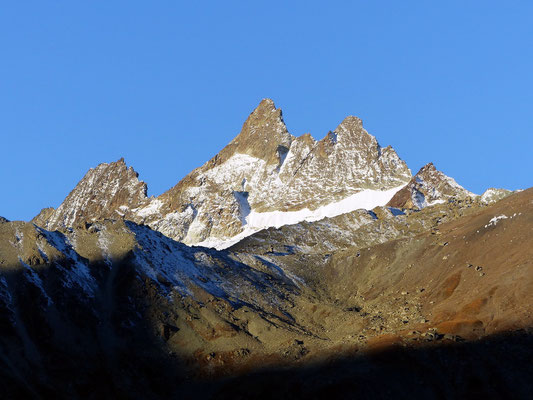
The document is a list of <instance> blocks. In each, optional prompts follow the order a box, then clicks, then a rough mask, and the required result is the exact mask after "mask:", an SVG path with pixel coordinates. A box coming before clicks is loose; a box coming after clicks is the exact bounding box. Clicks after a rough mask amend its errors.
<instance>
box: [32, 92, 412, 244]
mask: <svg viewBox="0 0 533 400" xmlns="http://www.w3.org/2000/svg"><path fill="white" fill-rule="evenodd" d="M410 179H411V172H410V170H409V168H408V167H407V165H406V164H405V162H403V161H402V160H401V159H400V158H399V157H398V155H397V154H396V152H395V151H394V150H393V149H392V148H391V147H390V146H389V147H386V148H382V147H381V146H380V145H379V144H378V142H377V140H376V139H375V137H373V136H372V135H370V134H369V133H368V132H366V131H365V130H364V129H363V125H362V122H361V120H360V119H358V118H356V117H347V118H346V119H345V120H344V121H342V123H341V124H340V125H339V126H338V127H337V128H336V129H335V130H334V131H333V132H330V133H328V134H327V135H326V137H324V138H323V139H322V140H319V141H316V140H315V139H313V138H312V137H311V136H310V135H308V134H306V135H302V136H300V137H294V136H292V135H290V134H289V132H288V131H287V128H286V126H285V123H284V122H283V118H282V113H281V110H280V109H277V108H276V107H275V105H274V103H273V102H272V101H271V100H268V99H265V100H263V101H261V103H260V104H259V106H258V107H257V108H256V109H255V110H254V111H253V112H252V113H251V114H250V116H249V117H248V119H247V120H246V122H245V123H244V125H243V128H242V130H241V132H240V134H239V135H238V136H237V137H235V138H234V139H233V140H232V141H231V142H230V143H229V144H228V145H227V146H226V147H225V148H224V149H222V150H221V151H220V153H219V154H217V155H216V156H215V157H213V158H212V159H211V160H209V161H208V162H207V163H206V164H204V165H203V166H202V167H200V168H197V169H196V170H194V171H192V172H191V173H190V174H189V175H187V176H186V177H185V178H183V179H182V180H181V181H180V182H179V183H178V184H177V185H176V186H174V187H173V188H171V189H170V190H168V191H167V192H165V193H163V194H162V195H161V196H159V197H157V198H153V199H152V198H151V199H147V198H146V186H145V184H144V183H143V182H140V181H138V178H137V174H136V173H135V172H134V171H133V170H132V169H131V168H127V167H126V166H125V164H124V162H123V160H120V161H118V162H116V163H110V164H101V165H99V166H98V167H97V168H95V169H94V170H90V171H89V172H88V173H87V175H86V176H85V177H84V178H83V179H82V180H81V181H80V183H79V184H78V185H77V186H76V188H75V189H74V190H73V191H72V192H71V193H70V194H69V196H68V197H67V198H66V199H65V201H64V202H63V203H62V204H61V206H60V207H59V208H58V209H57V210H55V211H54V212H53V213H52V214H51V215H49V216H47V217H46V218H44V222H43V221H41V220H42V218H37V219H36V221H38V222H39V223H40V224H41V226H43V227H46V228H58V227H61V226H75V225H77V224H79V223H83V222H84V221H86V220H87V216H90V219H92V220H96V219H101V218H118V217H124V218H125V219H128V220H131V221H134V222H137V223H142V224H146V225H148V226H150V227H152V228H153V229H155V230H158V231H160V232H162V233H164V234H165V235H167V236H169V237H171V238H173V239H176V240H179V241H182V242H184V243H187V244H200V245H207V246H210V247H217V248H223V247H227V246H228V245H230V244H232V243H234V242H236V241H238V240H239V239H241V238H243V237H246V236H248V235H250V234H252V233H254V232H257V231H258V230H261V229H263V228H268V227H271V226H281V225H285V224H289V223H295V222H300V221H303V220H307V221H312V220H317V219H320V218H323V217H325V216H335V215H338V214H341V213H344V212H347V211H353V210H355V209H358V208H373V207H375V206H378V205H384V204H385V203H387V201H388V200H389V199H390V197H392V195H393V194H394V193H395V192H396V191H398V190H399V189H400V188H402V187H403V186H405V184H406V183H407V182H409V180H410ZM119 188H120V189H119Z"/></svg>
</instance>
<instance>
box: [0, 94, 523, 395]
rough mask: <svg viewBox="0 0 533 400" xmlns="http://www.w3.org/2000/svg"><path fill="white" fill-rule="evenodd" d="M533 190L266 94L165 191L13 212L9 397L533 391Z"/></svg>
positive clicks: (116, 167) (73, 199)
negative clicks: (446, 164) (505, 185)
mask: <svg viewBox="0 0 533 400" xmlns="http://www.w3.org/2000/svg"><path fill="white" fill-rule="evenodd" d="M532 227H533V189H528V190H524V191H515V192H511V191H507V190H503V189H488V190H487V191H486V192H485V193H484V194H483V195H481V196H478V195H475V194H473V193H471V192H469V191H468V190H466V189H465V188H463V187H461V186H460V185H458V184H457V183H456V182H455V180H454V179H453V178H451V177H448V176H446V175H445V174H444V173H443V172H441V171H438V170H437V169H436V168H435V166H434V165H433V164H432V163H429V164H427V165H425V166H424V167H422V168H421V169H420V171H418V173H417V174H416V175H415V176H412V175H411V172H410V170H409V168H408V167H407V165H406V164H405V163H404V162H403V161H402V160H401V159H400V158H399V157H398V155H397V154H396V152H395V151H394V150H393V149H392V148H391V147H385V148H383V147H381V146H380V145H379V144H378V142H377V140H376V139H375V138H374V137H373V136H372V135H370V134H369V133H368V132H366V130H364V129H363V126H362V122H361V120H360V119H358V118H356V117H347V118H346V119H344V120H343V121H342V122H341V124H340V125H339V126H338V127H337V128H336V129H335V130H333V131H332V132H329V133H328V134H327V135H326V136H325V137H324V138H322V139H321V140H315V139H313V138H312V137H311V136H310V135H308V134H306V135H302V136H300V137H294V136H292V135H291V134H290V133H289V132H288V131H287V129H286V127H285V124H284V122H283V118H282V113H281V110H280V109H278V108H276V107H275V105H274V103H273V102H272V101H271V100H268V99H266V100H263V101H262V102H261V103H260V104H259V106H258V107H257V108H256V109H255V110H254V111H253V112H252V113H251V114H250V116H249V117H248V119H247V120H246V121H245V123H244V125H243V128H242V130H241V132H240V133H239V135H238V136H236V137H235V138H234V139H233V140H232V141H231V142H230V143H229V144H228V145H227V146H226V147H224V148H223V149H222V150H221V151H220V152H219V153H218V154H217V155H216V156H215V157H213V158H212V159H211V160H209V161H208V162H207V163H205V164H204V165H203V166H201V167H199V168H197V169H195V170H194V171H192V172H191V173H190V174H188V175H187V176H186V177H184V178H183V179H182V180H181V181H179V182H178V183H177V185H175V186H174V187H172V188H171V189H169V190H168V191H167V192H165V193H163V194H162V195H160V196H158V197H147V186H146V184H145V183H144V182H142V181H140V180H139V176H138V174H137V172H135V171H134V170H133V168H132V167H129V166H127V165H126V163H125V161H124V159H120V160H118V161H116V162H111V163H103V164H100V165H98V166H97V167H96V168H94V169H90V170H89V171H88V172H87V173H86V175H85V176H84V177H83V178H82V180H81V181H80V182H79V183H78V184H77V185H76V187H75V188H74V189H73V190H72V192H71V193H70V194H69V195H68V196H67V198H66V199H65V200H64V201H63V203H62V204H61V205H60V206H59V207H58V208H57V209H53V208H45V209H43V210H42V211H41V212H40V213H39V215H37V216H36V217H35V218H34V219H33V220H32V221H30V222H22V221H8V220H6V219H5V218H0V385H1V387H2V396H3V397H5V398H39V399H40V398H54V399H63V398H65V399H72V398H128V399H129V398H133V399H136V398H143V399H144V398H180V399H181V398H191V399H198V398H213V399H224V398H232V399H235V398H252V397H253V398H279V397H281V398H283V397H284V396H285V397H286V398H331V397H332V396H334V397H339V398H352V397H353V396H354V394H355V395H357V397H358V398H363V399H367V398H368V399H374V398H413V397H423V398H441V397H446V398H502V397H509V398H529V397H530V394H531V392H532V391H533V384H532V381H531V376H532V375H533V364H532V363H531V362H530V360H531V358H532V357H533V352H532V349H533V334H532V333H533V331H532V328H533V317H532V316H533V274H532V271H533V269H532V268H533V264H532V260H533V235H532V229H533V228H532Z"/></svg>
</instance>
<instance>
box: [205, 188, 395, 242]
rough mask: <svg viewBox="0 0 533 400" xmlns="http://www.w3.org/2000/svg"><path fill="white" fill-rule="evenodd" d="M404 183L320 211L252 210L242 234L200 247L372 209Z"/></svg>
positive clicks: (346, 199) (331, 204) (333, 204)
mask: <svg viewBox="0 0 533 400" xmlns="http://www.w3.org/2000/svg"><path fill="white" fill-rule="evenodd" d="M403 187H404V186H403V185H402V186H398V187H395V188H392V189H389V190H384V191H379V190H369V189H367V190H363V191H361V192H359V193H356V194H354V195H351V196H349V197H347V198H345V199H343V200H340V201H337V202H333V203H330V204H327V205H325V206H322V207H319V208H317V209H316V210H309V209H308V208H304V209H303V210H299V211H271V212H262V213H261V212H255V211H251V212H250V214H248V216H247V217H246V224H245V229H244V230H243V231H242V232H241V233H240V234H238V235H236V236H234V237H231V238H225V239H218V238H210V239H207V240H205V241H203V242H200V243H197V244H196V245H197V246H204V247H214V248H216V249H217V250H223V249H226V248H228V247H231V246H232V245H234V244H235V243H237V242H239V241H241V240H242V239H244V238H245V237H247V236H250V235H252V234H254V233H256V232H258V231H260V230H262V229H267V228H272V227H274V228H280V227H282V226H284V225H293V224H297V223H299V222H302V221H307V222H313V221H319V220H321V219H323V218H331V217H336V216H337V215H341V214H345V213H349V212H352V211H355V210H359V209H367V210H371V209H373V208H375V207H378V206H384V205H385V204H387V203H388V202H389V200H390V199H391V198H392V197H393V196H394V195H395V194H396V193H397V192H398V191H399V190H401V189H402V188H403Z"/></svg>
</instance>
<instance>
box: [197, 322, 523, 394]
mask: <svg viewBox="0 0 533 400" xmlns="http://www.w3.org/2000/svg"><path fill="white" fill-rule="evenodd" d="M339 356H341V355H339ZM339 358H340V357H339ZM190 394H191V396H190V397H191V398H192V397H194V395H193V393H190ZM203 394H204V395H205V397H206V398H212V399H233V400H236V399H250V398H254V399H413V398H419V399H480V398H482V399H530V398H532V395H533V335H531V334H529V333H527V332H526V331H517V332H512V333H511V332H510V333H506V334H500V335H496V336H492V337H487V338H484V339H482V340H479V341H474V342H464V343H460V344H458V343H456V344H441V345H438V346H431V347H419V348H390V349H388V350H382V351H380V352H374V353H371V354H367V355H362V356H355V357H353V358H344V359H337V361H333V362H326V363H319V364H315V365H311V366H308V367H301V366H300V367H298V368H296V367H294V368H283V369H277V370H276V369H270V370H267V371H261V372H256V373H252V374H250V375H246V376H240V377H236V378H232V379H228V380H226V381H221V382H218V383H212V386H211V387H210V389H209V391H208V390H205V391H204V392H203Z"/></svg>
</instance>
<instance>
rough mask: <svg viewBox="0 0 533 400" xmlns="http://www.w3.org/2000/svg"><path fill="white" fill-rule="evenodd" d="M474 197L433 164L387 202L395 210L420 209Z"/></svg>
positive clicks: (422, 170) (426, 166)
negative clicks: (455, 199)
mask: <svg viewBox="0 0 533 400" xmlns="http://www.w3.org/2000/svg"><path fill="white" fill-rule="evenodd" d="M474 196H475V195H474V194H473V193H471V192H469V191H468V190H466V189H465V188H463V187H462V186H460V185H459V184H457V182H455V180H454V179H453V178H450V177H449V176H446V175H445V174H443V173H442V172H441V171H438V170H437V169H436V168H435V166H434V165H433V163H429V164H426V165H424V166H423V167H422V168H421V169H420V171H418V172H417V174H416V175H415V176H414V177H413V178H412V179H411V181H410V182H409V183H408V184H407V186H405V187H404V188H403V189H402V190H400V191H398V193H396V194H395V195H394V197H393V198H392V199H391V200H390V201H389V203H388V206H390V207H396V208H414V209H422V208H424V207H427V206H431V205H434V204H438V203H443V202H445V201H448V199H450V198H458V199H463V198H467V197H474Z"/></svg>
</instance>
